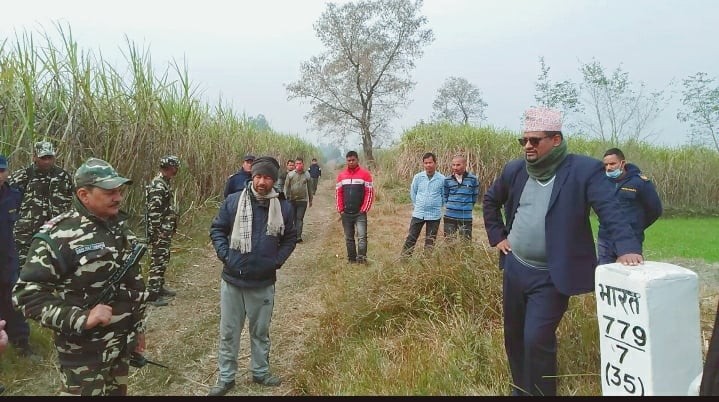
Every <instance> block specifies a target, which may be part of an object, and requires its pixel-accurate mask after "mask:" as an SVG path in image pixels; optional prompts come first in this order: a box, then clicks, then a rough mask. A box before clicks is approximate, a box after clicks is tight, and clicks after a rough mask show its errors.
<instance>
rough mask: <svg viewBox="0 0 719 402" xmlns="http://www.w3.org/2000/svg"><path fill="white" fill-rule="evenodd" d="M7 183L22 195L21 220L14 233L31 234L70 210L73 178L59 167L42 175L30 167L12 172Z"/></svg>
mask: <svg viewBox="0 0 719 402" xmlns="http://www.w3.org/2000/svg"><path fill="white" fill-rule="evenodd" d="M8 182H9V183H10V186H11V187H15V188H17V189H18V190H20V193H21V194H22V205H21V206H20V219H19V220H18V222H17V223H16V224H15V230H19V231H24V232H28V233H34V232H36V231H37V230H38V229H39V228H40V226H42V224H43V223H45V222H46V221H49V220H50V219H51V218H53V217H55V216H57V215H60V214H61V213H63V212H65V211H67V210H69V209H70V207H71V206H72V196H73V192H74V185H73V181H72V177H71V176H70V174H69V173H68V172H67V171H65V170H63V169H62V168H60V167H59V166H53V167H52V169H51V170H50V171H49V172H41V171H39V170H37V169H36V168H35V164H32V165H30V166H28V167H25V168H22V169H18V170H16V171H15V172H13V174H12V176H10V179H9V180H8Z"/></svg>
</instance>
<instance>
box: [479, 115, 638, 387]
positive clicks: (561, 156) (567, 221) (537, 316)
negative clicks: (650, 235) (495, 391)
mask: <svg viewBox="0 0 719 402" xmlns="http://www.w3.org/2000/svg"><path fill="white" fill-rule="evenodd" d="M561 127H562V120H561V113H560V112H559V111H556V110H553V109H547V108H532V109H529V110H528V111H527V112H526V113H525V123H524V135H523V137H522V138H520V139H519V143H520V144H521V145H522V146H523V147H524V154H525V156H524V159H517V160H513V161H510V162H509V163H507V164H506V165H505V167H504V169H503V170H502V173H501V175H500V176H499V177H498V178H497V179H496V180H495V181H494V183H493V184H492V186H491V187H490V188H489V190H488V191H487V192H486V194H485V195H484V201H483V214H484V225H485V229H486V231H487V237H488V239H489V244H490V245H491V246H495V247H497V249H498V250H499V251H500V259H499V260H500V267H501V268H503V270H504V271H503V276H504V279H503V289H502V290H503V310H504V344H505V349H506V352H507V359H508V361H509V367H510V369H511V372H512V380H513V384H512V386H513V389H512V394H514V395H556V393H557V381H556V376H557V335H556V330H557V326H558V325H559V322H560V321H561V319H562V316H563V315H564V313H565V312H566V310H567V306H568V302H569V297H570V296H572V295H577V294H581V293H587V292H591V291H593V290H594V270H595V268H596V266H597V254H596V249H595V245H594V238H593V234H592V229H591V225H590V223H589V211H590V207H591V208H592V209H593V210H594V211H595V212H596V213H597V215H598V217H599V221H600V222H601V224H602V225H606V227H607V229H609V231H610V233H612V241H613V242H614V244H615V246H616V249H617V253H618V254H619V257H618V259H617V261H618V262H621V263H622V264H625V265H638V264H641V263H643V258H642V255H641V254H640V253H641V245H640V244H639V242H638V241H637V239H636V237H635V236H634V234H633V233H632V230H631V227H630V226H629V224H628V223H627V222H626V221H625V220H624V219H623V218H622V215H621V212H620V210H619V203H618V202H617V200H616V198H615V197H614V196H613V194H612V188H611V185H610V184H609V182H608V181H607V180H606V177H605V175H604V167H603V165H602V162H601V161H599V160H597V159H593V158H589V157H586V156H582V155H574V154H568V153H567V145H566V141H564V138H563V135H562V132H561ZM502 208H504V215H505V216H506V221H505V220H504V219H503V217H502Z"/></svg>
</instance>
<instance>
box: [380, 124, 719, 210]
mask: <svg viewBox="0 0 719 402" xmlns="http://www.w3.org/2000/svg"><path fill="white" fill-rule="evenodd" d="M520 136H521V133H520V132H519V131H516V132H515V131H508V130H498V129H495V128H493V127H491V126H487V127H474V126H469V125H454V124H448V123H434V124H420V125H417V126H415V127H413V128H412V129H410V130H407V131H406V132H405V133H404V134H403V135H402V138H401V141H400V143H399V145H398V146H397V148H396V150H394V153H393V155H385V156H384V157H383V158H381V159H379V161H380V165H381V167H382V168H383V169H384V170H385V171H388V172H393V174H394V175H395V176H396V181H398V182H408V181H409V180H411V178H412V176H413V175H414V174H415V173H417V172H418V171H420V170H421V169H422V164H421V162H422V161H421V158H422V155H423V154H424V153H425V152H434V153H435V154H436V155H437V158H438V161H437V162H438V170H439V171H440V172H442V173H445V174H447V173H449V172H450V171H451V161H452V156H453V155H455V154H463V155H465V156H466V157H467V170H469V171H470V172H472V173H475V174H476V175H477V177H478V178H479V181H480V184H481V187H482V191H483V192H484V191H486V190H487V188H488V187H489V186H490V185H491V183H492V182H493V181H494V179H495V178H496V177H497V176H498V175H499V173H500V172H501V170H502V167H503V166H504V164H505V163H506V162H508V161H509V160H511V159H515V158H520V157H522V155H523V154H522V148H521V147H520V146H519V144H518V143H517V138H519V137H520ZM565 138H566V140H567V142H568V147H569V152H571V153H577V154H582V155H587V156H591V157H594V158H597V159H600V160H601V159H602V157H603V155H604V152H605V151H606V150H607V149H609V148H614V147H617V148H620V149H621V150H622V151H623V152H624V154H625V156H626V158H627V161H628V162H630V163H634V164H636V165H637V166H639V168H640V169H641V170H642V172H643V173H644V174H645V175H646V176H647V177H648V178H649V179H650V180H652V182H653V183H654V184H655V185H656V187H657V191H658V193H659V196H660V197H661V199H662V202H663V204H664V207H665V209H666V210H667V215H670V214H686V215H700V214H705V215H706V214H715V215H716V214H719V207H718V206H717V205H716V200H717V199H719V175H716V174H702V173H703V172H706V173H709V172H719V154H717V152H715V151H713V150H710V149H708V148H702V147H696V146H682V147H658V146H654V145H652V144H650V143H646V142H636V141H626V142H623V143H620V144H610V143H606V142H603V141H600V140H594V139H587V138H585V137H582V136H580V135H572V134H566V136H565Z"/></svg>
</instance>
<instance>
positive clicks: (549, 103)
mask: <svg viewBox="0 0 719 402" xmlns="http://www.w3.org/2000/svg"><path fill="white" fill-rule="evenodd" d="M539 64H540V72H539V76H538V77H537V82H536V83H535V84H534V88H535V89H536V93H535V94H534V100H536V101H537V104H538V105H539V106H546V107H551V108H555V109H559V110H561V111H563V112H564V113H565V114H566V113H568V112H578V111H581V109H582V104H581V103H580V102H579V90H578V89H577V86H576V85H575V84H574V83H572V82H571V81H567V80H564V81H562V82H552V81H550V79H549V70H550V67H549V66H547V65H546V64H545V63H544V57H540V58H539Z"/></svg>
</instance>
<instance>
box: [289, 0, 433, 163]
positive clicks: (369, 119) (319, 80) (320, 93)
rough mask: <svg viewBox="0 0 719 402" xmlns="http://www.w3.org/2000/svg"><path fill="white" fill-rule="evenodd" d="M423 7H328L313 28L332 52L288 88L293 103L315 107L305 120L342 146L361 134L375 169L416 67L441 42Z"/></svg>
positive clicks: (388, 0)
mask: <svg viewBox="0 0 719 402" xmlns="http://www.w3.org/2000/svg"><path fill="white" fill-rule="evenodd" d="M421 7H422V0H415V1H410V0H366V1H358V2H353V3H347V4H344V5H337V4H335V3H329V4H328V5H327V9H326V10H325V11H324V12H323V13H322V15H321V16H320V18H319V20H318V21H317V22H316V23H315V24H314V25H313V27H314V30H315V33H316V35H317V37H318V38H319V39H320V40H321V41H322V44H323V45H324V46H325V48H326V50H325V51H324V52H323V53H322V54H320V55H319V56H314V57H312V58H310V60H309V61H306V62H303V63H302V64H301V66H300V73H301V78H300V79H299V80H298V81H296V82H294V83H291V84H288V85H287V86H286V89H287V92H288V94H289V95H288V100H292V99H304V100H307V101H308V102H309V103H310V105H311V106H312V110H311V111H310V112H309V113H308V114H307V115H306V116H305V118H306V119H307V120H310V121H313V122H314V124H315V126H316V128H317V129H319V130H321V131H325V132H326V133H328V134H330V135H333V136H334V137H335V138H337V139H339V140H340V141H342V140H344V139H345V138H347V136H349V135H351V134H352V133H356V132H359V133H360V137H361V143H362V150H363V151H364V154H365V156H366V158H367V159H368V162H369V163H370V165H373V164H374V156H373V155H372V147H373V144H374V142H375V140H376V139H379V138H380V136H381V135H382V134H386V133H387V132H388V127H389V122H390V120H392V119H393V118H395V117H396V115H397V110H398V109H399V108H402V107H406V106H407V104H408V100H407V95H408V93H409V91H410V90H411V89H412V88H413V87H414V82H412V81H411V80H410V76H409V74H410V72H411V70H413V69H414V67H415V64H414V61H415V60H416V59H417V58H419V57H421V56H422V54H423V53H424V51H423V46H425V45H427V44H429V43H431V42H432V41H433V40H434V34H433V33H432V30H431V29H425V28H424V26H425V25H427V18H426V17H424V16H422V15H420V8H421Z"/></svg>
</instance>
